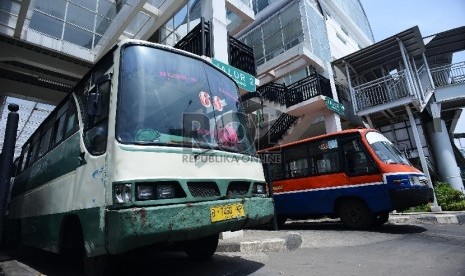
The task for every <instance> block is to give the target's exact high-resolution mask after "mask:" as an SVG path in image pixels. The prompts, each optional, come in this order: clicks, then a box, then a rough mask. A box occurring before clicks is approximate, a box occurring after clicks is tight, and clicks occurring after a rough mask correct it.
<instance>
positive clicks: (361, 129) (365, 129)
mask: <svg viewBox="0 0 465 276" xmlns="http://www.w3.org/2000/svg"><path fill="white" fill-rule="evenodd" d="M368 131H377V130H375V129H370V128H353V129H346V130H341V131H336V132H331V133H327V134H322V135H318V136H314V137H310V138H305V139H302V140H298V141H295V142H291V143H287V144H282V145H278V146H274V147H271V148H266V149H262V150H259V151H258V153H262V152H267V151H273V150H276V149H281V148H287V147H289V146H293V145H298V144H303V143H306V142H309V141H313V140H318V139H321V138H325V137H331V136H335V135H340V134H346V133H356V132H358V133H367V132H368Z"/></svg>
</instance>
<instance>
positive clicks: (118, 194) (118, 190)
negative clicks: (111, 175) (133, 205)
mask: <svg viewBox="0 0 465 276" xmlns="http://www.w3.org/2000/svg"><path fill="white" fill-rule="evenodd" d="M129 201H131V184H127V183H124V184H115V185H113V202H115V203H127V202H129Z"/></svg>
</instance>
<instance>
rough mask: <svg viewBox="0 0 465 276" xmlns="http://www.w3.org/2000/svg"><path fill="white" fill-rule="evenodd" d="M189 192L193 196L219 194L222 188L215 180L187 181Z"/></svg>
mask: <svg viewBox="0 0 465 276" xmlns="http://www.w3.org/2000/svg"><path fill="white" fill-rule="evenodd" d="M187 187H188V188H189V192H190V193H191V195H192V196H193V197H211V196H219V195H220V190H218V185H216V183H215V182H187Z"/></svg>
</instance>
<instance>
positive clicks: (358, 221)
mask: <svg viewBox="0 0 465 276" xmlns="http://www.w3.org/2000/svg"><path fill="white" fill-rule="evenodd" d="M338 214H339V217H340V218H341V220H342V222H343V223H344V224H345V225H346V226H347V227H349V228H351V229H357V230H359V229H367V228H368V227H370V226H372V224H373V214H372V213H371V211H370V210H369V209H368V207H367V206H366V204H365V203H364V202H363V201H361V200H358V199H346V200H344V201H342V202H341V204H340V205H339V209H338Z"/></svg>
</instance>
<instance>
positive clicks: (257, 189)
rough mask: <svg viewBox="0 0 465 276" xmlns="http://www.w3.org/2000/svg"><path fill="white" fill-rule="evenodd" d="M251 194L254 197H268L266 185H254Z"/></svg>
mask: <svg viewBox="0 0 465 276" xmlns="http://www.w3.org/2000/svg"><path fill="white" fill-rule="evenodd" d="M252 192H253V194H255V195H268V190H267V185H266V183H254V185H253V190H252Z"/></svg>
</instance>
